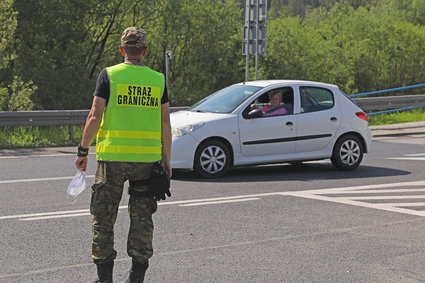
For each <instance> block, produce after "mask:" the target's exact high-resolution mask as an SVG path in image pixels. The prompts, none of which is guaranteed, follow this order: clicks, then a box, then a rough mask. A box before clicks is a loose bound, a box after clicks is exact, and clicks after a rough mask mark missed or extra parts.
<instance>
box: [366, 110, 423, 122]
mask: <svg viewBox="0 0 425 283" xmlns="http://www.w3.org/2000/svg"><path fill="white" fill-rule="evenodd" d="M368 120H369V126H377V125H390V124H398V123H407V122H419V121H425V109H423V108H417V109H412V110H407V111H399V112H392V113H386V114H378V115H372V116H368Z"/></svg>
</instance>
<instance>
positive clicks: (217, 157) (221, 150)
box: [194, 140, 231, 178]
mask: <svg viewBox="0 0 425 283" xmlns="http://www.w3.org/2000/svg"><path fill="white" fill-rule="evenodd" d="M230 158H231V157H230V150H229V148H228V147H227V146H226V145H225V144H224V143H223V142H221V141H218V140H210V141H207V142H204V143H202V144H201V145H200V146H199V147H198V149H197V150H196V154H195V162H194V170H195V172H196V173H197V174H198V175H200V176H202V177H205V178H216V177H221V176H223V175H224V174H225V173H226V172H227V171H228V170H229V168H230Z"/></svg>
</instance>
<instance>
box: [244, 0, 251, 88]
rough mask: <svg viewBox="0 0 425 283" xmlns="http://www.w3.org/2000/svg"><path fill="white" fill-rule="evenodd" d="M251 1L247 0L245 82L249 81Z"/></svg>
mask: <svg viewBox="0 0 425 283" xmlns="http://www.w3.org/2000/svg"><path fill="white" fill-rule="evenodd" d="M249 1H251V0H245V81H246V82H247V81H249V26H250V25H249V24H250V23H249V17H250V15H249V13H250V9H249V7H250V5H249Z"/></svg>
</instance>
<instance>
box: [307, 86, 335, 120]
mask: <svg viewBox="0 0 425 283" xmlns="http://www.w3.org/2000/svg"><path fill="white" fill-rule="evenodd" d="M300 100H301V113H307V112H315V111H322V110H326V109H330V108H332V107H334V104H335V100H334V96H333V93H332V92H331V91H330V90H329V89H326V88H321V87H307V86H302V87H300Z"/></svg>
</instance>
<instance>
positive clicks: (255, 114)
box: [248, 109, 264, 119]
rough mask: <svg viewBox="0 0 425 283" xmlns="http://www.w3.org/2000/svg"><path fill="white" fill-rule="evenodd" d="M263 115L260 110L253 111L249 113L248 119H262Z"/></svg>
mask: <svg viewBox="0 0 425 283" xmlns="http://www.w3.org/2000/svg"><path fill="white" fill-rule="evenodd" d="M263 116H264V113H263V111H261V109H254V110H251V111H249V113H248V119H253V118H260V117H263Z"/></svg>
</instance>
